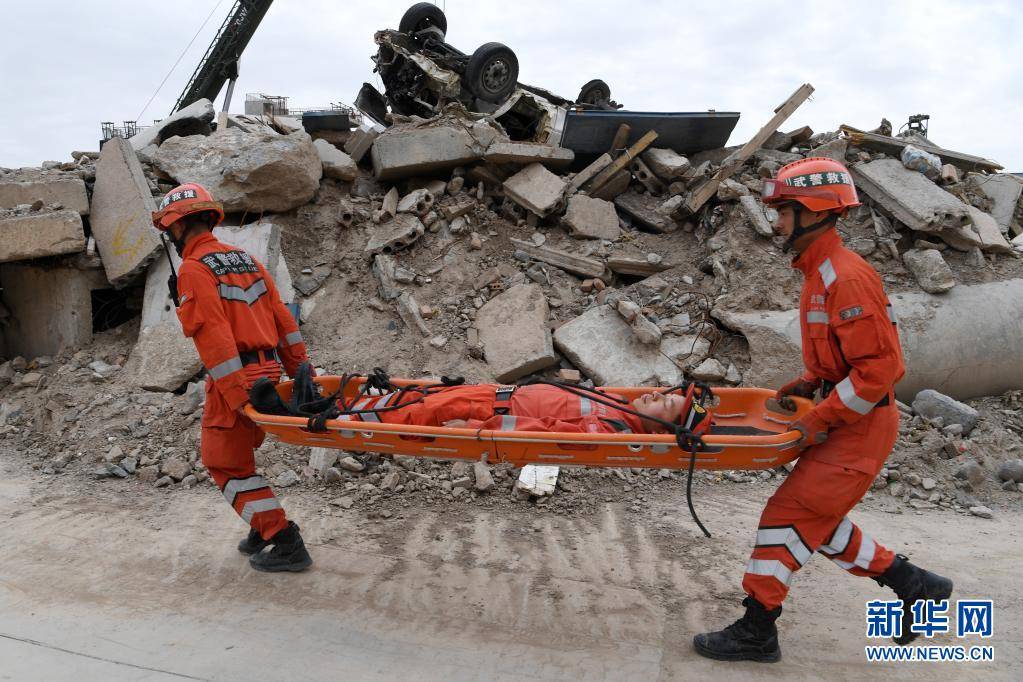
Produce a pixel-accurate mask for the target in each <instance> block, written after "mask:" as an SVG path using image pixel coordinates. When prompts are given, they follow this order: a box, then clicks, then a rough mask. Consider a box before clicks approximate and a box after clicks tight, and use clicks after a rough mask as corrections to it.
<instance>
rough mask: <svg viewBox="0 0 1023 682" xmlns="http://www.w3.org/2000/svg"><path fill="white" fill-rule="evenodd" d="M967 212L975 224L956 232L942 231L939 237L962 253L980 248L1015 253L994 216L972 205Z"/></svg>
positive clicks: (967, 207) (955, 230) (968, 206)
mask: <svg viewBox="0 0 1023 682" xmlns="http://www.w3.org/2000/svg"><path fill="white" fill-rule="evenodd" d="M966 210H967V211H969V214H970V219H971V220H972V221H973V223H972V224H970V225H965V226H963V227H960V228H958V229H954V230H952V229H949V230H942V231H941V232H940V233H939V234H938V236H940V237H941V239H942V240H943V241H945V242H946V243H947V244H948V245H949V246H951V247H952V248H954V249H958V250H960V251H969V250H970V249H973V248H979V249H980V250H981V251H991V252H995V253H1012V252H1013V248H1012V245H1011V244H1009V242H1008V241H1006V239H1005V237H1004V236H1002V231H1001V229H999V227H998V223H997V222H996V221H995V219H994V217H993V216H991V215H989V214H987V213H984V211H981V210H980V209H979V208H976V207H974V206H970V205H967V206H966Z"/></svg>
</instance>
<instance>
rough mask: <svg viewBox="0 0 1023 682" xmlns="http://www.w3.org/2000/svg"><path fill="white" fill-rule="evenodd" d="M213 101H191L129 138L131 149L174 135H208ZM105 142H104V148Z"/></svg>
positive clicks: (211, 119) (158, 142)
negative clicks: (179, 109)
mask: <svg viewBox="0 0 1023 682" xmlns="http://www.w3.org/2000/svg"><path fill="white" fill-rule="evenodd" d="M213 118H214V111H213V103H212V102H210V101H209V100H208V99H200V100H198V101H196V102H192V103H191V104H189V105H188V106H187V107H185V108H184V109H182V110H181V111H176V112H174V113H173V114H171V115H170V116H168V117H167V118H165V119H163V120H162V121H160V122H159V123H157V124H155V125H152V126H150V127H148V128H146V129H145V130H142V131H141V132H139V133H138V134H137V135H133V136H132V137H131V138H129V140H128V142H129V144H131V147H132V149H142V148H143V147H148V146H149V145H151V144H157V145H158V144H160V143H161V142H163V141H164V140H166V139H168V138H171V137H173V136H175V135H181V136H185V135H209V134H210V123H212V122H213ZM107 144H110V143H109V142H107V143H106V144H104V145H103V146H104V148H105V147H106V145H107Z"/></svg>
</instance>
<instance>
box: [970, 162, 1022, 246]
mask: <svg viewBox="0 0 1023 682" xmlns="http://www.w3.org/2000/svg"><path fill="white" fill-rule="evenodd" d="M970 184H971V185H973V186H974V187H976V188H977V189H979V190H980V191H981V192H983V193H984V194H986V195H987V196H988V197H989V198H990V199H991V201H992V202H994V205H993V206H992V207H991V216H992V217H993V218H994V219H995V221H996V222H997V223H998V227H999V228H1000V229H1001V230H1002V232H1005V233H1011V234H1019V230H1018V229H1012V228H1013V227H1014V226H1015V227H1016V228H1019V223H1018V221H1017V220H1016V219H1015V218H1014V214H1015V213H1016V210H1017V207H1018V206H1019V200H1020V195H1021V194H1023V178H1020V177H1018V176H1016V175H1011V174H1009V173H998V174H996V175H971V176H970Z"/></svg>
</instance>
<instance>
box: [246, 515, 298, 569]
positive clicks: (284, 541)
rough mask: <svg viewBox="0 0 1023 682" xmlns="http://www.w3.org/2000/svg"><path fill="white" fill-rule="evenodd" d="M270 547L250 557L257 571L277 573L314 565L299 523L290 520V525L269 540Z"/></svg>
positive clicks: (250, 561)
mask: <svg viewBox="0 0 1023 682" xmlns="http://www.w3.org/2000/svg"><path fill="white" fill-rule="evenodd" d="M267 544H268V545H271V547H270V549H268V550H264V551H261V552H257V553H256V554H253V555H252V556H250V557H249V564H250V565H251V566H252V567H253V568H254V569H256V570H257V571H267V572H269V573H276V572H278V571H296V572H297V571H304V570H305V569H307V568H309V567H310V566H312V565H313V559H312V557H311V556H309V552H307V551H306V548H305V543H304V542H302V536H301V535H299V533H298V525H297V524H296V523H295V522H294V521H288V527H287V528H285V529H284V530H281V531H278V532H277V534H276V535H274V536H273V537H272V538H270V539H269V540H268V541H267Z"/></svg>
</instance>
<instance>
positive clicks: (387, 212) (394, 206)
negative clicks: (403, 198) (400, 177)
mask: <svg viewBox="0 0 1023 682" xmlns="http://www.w3.org/2000/svg"><path fill="white" fill-rule="evenodd" d="M397 212H398V188H397V187H392V188H391V189H389V190H387V194H385V195H384V198H383V201H381V202H380V210H378V211H377V212H376V213H374V214H373V222H374V223H386V222H387V221H388V220H390V219H391V218H393V217H394V214H395V213H397Z"/></svg>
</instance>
